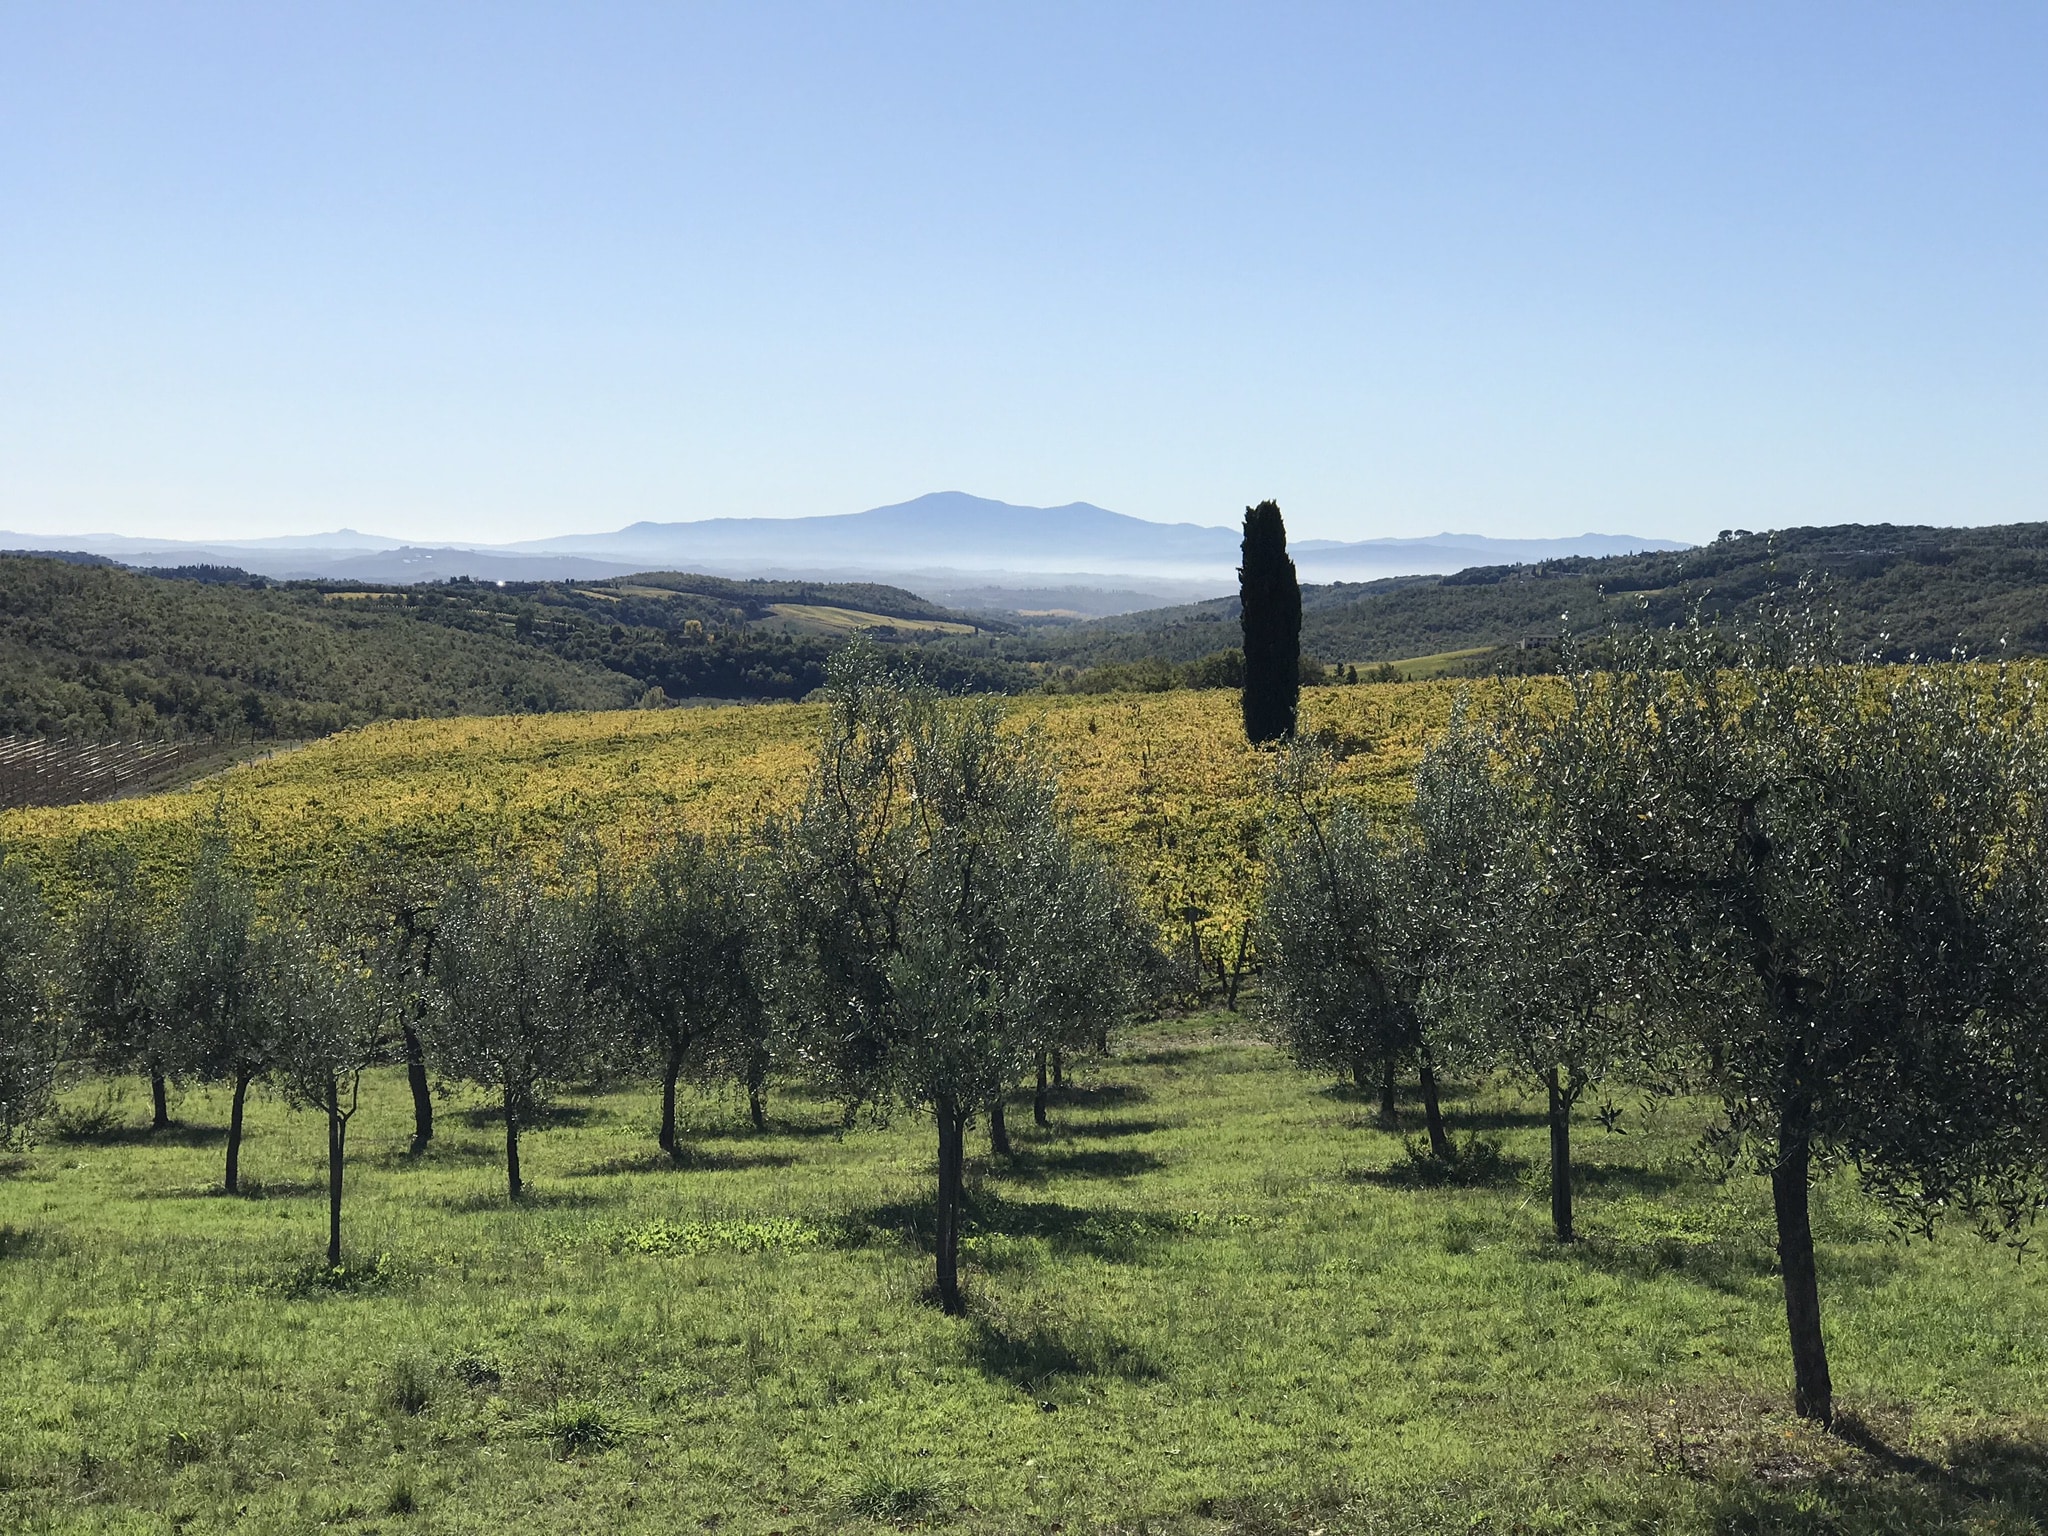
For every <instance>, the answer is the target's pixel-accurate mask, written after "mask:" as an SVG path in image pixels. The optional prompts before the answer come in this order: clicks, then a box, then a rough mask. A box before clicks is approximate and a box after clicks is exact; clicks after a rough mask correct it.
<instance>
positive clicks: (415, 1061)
mask: <svg viewBox="0 0 2048 1536" xmlns="http://www.w3.org/2000/svg"><path fill="white" fill-rule="evenodd" d="M405 1080H406V1083H407V1085H408V1086H409V1087H410V1088H411V1089H412V1155H413V1156H414V1157H418V1156H419V1155H420V1154H421V1153H422V1152H424V1151H426V1150H427V1143H428V1142H430V1141H432V1140H433V1139H434V1088H433V1084H432V1083H430V1082H428V1081H427V1053H426V1049H425V1047H423V1046H422V1045H421V1044H420V1037H419V1032H418V1031H417V1030H415V1029H414V1028H413V1027H412V1026H411V1025H410V1024H408V1025H406V1026H405Z"/></svg>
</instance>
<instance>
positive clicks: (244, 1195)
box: [138, 1179, 327, 1203]
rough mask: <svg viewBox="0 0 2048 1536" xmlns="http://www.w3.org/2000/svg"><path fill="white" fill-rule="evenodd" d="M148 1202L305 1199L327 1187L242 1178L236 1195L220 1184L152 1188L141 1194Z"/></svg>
mask: <svg viewBox="0 0 2048 1536" xmlns="http://www.w3.org/2000/svg"><path fill="white" fill-rule="evenodd" d="M138 1193H140V1194H141V1196H142V1197H143V1198H144V1199H147V1200H247V1201H250V1202H252V1203H253V1202H255V1201H258V1200H303V1199H306V1198H308V1197H309V1196H312V1195H323V1196H324V1195H325V1194H326V1193H327V1185H326V1182H325V1181H324V1180H321V1179H243V1180H242V1181H241V1188H239V1189H237V1190H236V1191H235V1192H234V1193H233V1194H229V1193H228V1192H227V1190H225V1189H223V1188H221V1186H220V1185H218V1184H194V1185H187V1186H185V1187H184V1188H182V1189H153V1190H143V1191H138Z"/></svg>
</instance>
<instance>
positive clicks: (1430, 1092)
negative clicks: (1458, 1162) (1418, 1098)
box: [1422, 1046, 1451, 1158]
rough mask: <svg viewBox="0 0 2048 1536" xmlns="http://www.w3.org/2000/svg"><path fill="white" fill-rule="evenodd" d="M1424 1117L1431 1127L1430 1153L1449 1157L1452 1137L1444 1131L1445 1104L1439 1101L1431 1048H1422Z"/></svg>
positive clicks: (1435, 1155) (1440, 1156) (1424, 1121)
mask: <svg viewBox="0 0 2048 1536" xmlns="http://www.w3.org/2000/svg"><path fill="white" fill-rule="evenodd" d="M1422 1119H1423V1123H1424V1124H1425V1125H1427V1126H1428V1127H1429V1155H1430V1156H1431V1157H1438V1158H1449V1157H1450V1155H1451V1138H1450V1137H1449V1136H1447V1135H1446V1134H1445V1133H1444V1111H1443V1106H1442V1105H1441V1104H1439V1103H1438V1102H1437V1094H1436V1066H1435V1064H1434V1063H1432V1062H1431V1061H1430V1059H1429V1048H1428V1047H1427V1046H1424V1047H1423V1050H1422Z"/></svg>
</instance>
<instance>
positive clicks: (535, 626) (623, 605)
mask: <svg viewBox="0 0 2048 1536" xmlns="http://www.w3.org/2000/svg"><path fill="white" fill-rule="evenodd" d="M194 575H195V579H191V580H175V579H167V578H162V577H157V576H149V575H140V574H137V573H135V572H131V571H126V570H119V569H114V568H111V567H108V566H103V565H79V564H75V563H69V562H65V561H59V560H52V559H37V558H9V559H0V733H4V732H17V733H26V734H35V735H63V736H80V735H84V736H110V735H111V736H147V735H156V734H169V735H178V736H186V735H226V736H254V737H274V736H282V737H303V736H316V735H321V734H324V733H326V732H328V731H332V730H336V729H339V728H340V727H343V726H347V725H355V724H360V723H363V722H365V721H369V720H378V719H389V718H394V717H395V718H405V717H411V716H421V715H466V714H504V713H533V712H543V711H552V710H560V709H607V708H617V707H619V706H621V705H625V704H630V703H633V702H634V701H636V700H640V699H642V698H643V696H646V695H649V694H650V691H651V690H656V689H658V690H660V696H664V697H666V698H669V699H683V698H691V697H718V698H737V699H744V698H799V697H801V696H802V695H804V694H805V693H808V692H809V691H810V690H811V689H813V688H815V687H817V686H818V684H819V683H820V682H821V681H822V680H823V677H824V666H825V662H826V660H827V658H828V657H829V656H830V655H831V653H832V651H833V650H834V649H835V648H836V647H837V645H839V644H841V643H843V641H844V636H845V633H846V632H847V631H850V630H851V629H854V628H860V627H870V628H871V627H873V625H874V624H875V623H877V622H880V623H883V624H888V625H891V626H892V627H893V625H894V623H895V621H902V624H903V626H904V627H903V629H902V630H901V631H900V633H899V635H898V636H897V640H898V643H903V642H904V641H905V640H907V639H909V638H911V637H918V638H922V637H925V636H928V635H930V634H933V633H937V632H938V626H941V625H944V626H949V627H951V628H953V629H955V630H956V631H957V630H963V629H964V630H966V631H968V632H969V634H970V635H974V634H980V633H982V632H983V627H984V626H985V623H986V621H977V620H973V619H970V618H968V617H966V616H964V615H961V614H956V613H954V612H952V611H951V610H948V609H944V608H940V607H938V606H936V605H934V604H931V603H927V602H925V601H924V600H923V599H921V598H918V597H915V596H913V595H912V594H910V593H908V592H902V591H898V590H895V589H893V588H887V587H877V586H873V585H866V584H863V585H854V586H843V587H835V586H830V585H822V584H818V583H808V582H733V581H724V580H720V579H718V578H695V577H689V576H679V575H674V574H671V573H655V574H648V575H639V576H635V577H633V578H631V579H630V580H627V581H624V582H616V583H609V584H585V585H577V584H569V583H537V584H529V585H520V586H497V585H485V584H480V583H476V582H468V581H457V582H452V583H448V584H445V585H436V586H431V587H411V588H405V589H390V588H375V587H366V586H362V585H348V586H341V585H335V584H304V585H294V586H285V587H278V586H270V585H266V584H262V583H257V584H253V585H252V584H248V583H247V582H245V581H243V580H240V579H239V573H231V572H222V571H221V570H219V569H218V568H213V567H208V568H203V569H202V570H199V571H197V572H195V573H194ZM224 575H226V576H235V577H237V579H235V580H223V579H221V578H222V577H223V576H224ZM777 605H784V606H789V605H796V606H800V607H802V608H804V609H805V610H806V611H808V612H810V613H811V614H812V617H813V620H814V621H813V622H810V623H807V624H791V623H790V622H789V621H788V619H787V617H786V616H785V615H783V614H780V613H778V612H776V611H775V610H776V608H777ZM849 612H854V613H857V614H858V615H860V616H861V617H859V618H857V619H852V620H849V619H846V618H844V617H841V616H842V615H844V614H845V613H849ZM882 637H883V638H884V639H885V640H886V639H889V638H891V636H890V633H889V631H888V630H887V629H885V630H883V631H882ZM958 638H965V637H960V636H956V639H958ZM921 661H922V662H923V665H924V668H925V670H926V671H927V673H928V674H929V675H931V676H933V677H934V678H935V679H936V680H937V681H939V682H940V683H941V684H942V685H945V686H949V687H955V688H965V687H1014V686H1019V685H1020V684H1021V682H1022V681H1023V680H1024V678H1025V673H1024V671H1023V669H1022V668H1020V667H1017V666H1015V665H1014V664H1009V663H1002V662H996V661H991V660H989V659H988V658H986V657H985V656H976V655H974V654H973V653H972V651H971V649H968V650H962V651H961V652H960V653H959V654H946V655H932V656H930V657H921Z"/></svg>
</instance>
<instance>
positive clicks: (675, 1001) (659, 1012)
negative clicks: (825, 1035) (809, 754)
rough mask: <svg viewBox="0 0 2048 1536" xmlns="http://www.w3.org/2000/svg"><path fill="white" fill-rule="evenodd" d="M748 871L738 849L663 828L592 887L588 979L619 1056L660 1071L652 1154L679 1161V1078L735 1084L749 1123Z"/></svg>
mask: <svg viewBox="0 0 2048 1536" xmlns="http://www.w3.org/2000/svg"><path fill="white" fill-rule="evenodd" d="M756 876H757V871H756V870H754V869H753V868H752V867H751V866H750V864H749V861H748V860H747V859H746V857H745V856H744V855H743V854H742V853H741V851H740V850H739V849H738V848H737V847H735V846H731V845H719V844H714V843H711V842H709V841H707V840H706V839H705V838H703V837H701V836H698V835H696V834H694V833H689V832H681V831H674V832H670V833H668V834H666V835H664V836H663V837H662V838H661V839H660V840H659V841H658V842H657V844H656V845H655V847H654V850H653V853H652V855H651V856H650V857H649V858H648V859H647V860H646V861H645V862H644V863H642V864H641V865H639V866H638V867H637V868H636V869H635V870H634V871H633V872H632V874H631V875H629V876H628V877H627V878H626V879H624V880H622V881H619V882H616V883H606V884H603V885H601V886H600V887H599V891H598V901H597V925H596V926H597V950H596V956H595V963H594V971H595V975H596V978H597V979H596V985H597V988H598V991H599V993H600V995H601V996H602V997H603V999H604V1000H605V1001H606V1003H607V1004H608V1005H609V1007H610V1009H611V1011H612V1013H613V1015H614V1018H615V1020H616V1021H617V1023H618V1024H619V1026H620V1032H621V1034H622V1036H623V1039H624V1043H625V1044H626V1046H627V1049H628V1051H629V1053H630V1054H631V1055H632V1056H634V1057H635V1058H637V1059H640V1060H650V1059H651V1060H652V1061H653V1062H654V1064H655V1066H656V1068H657V1070H658V1071H659V1072H660V1074H661V1128H660V1132H659V1137H658V1139H659V1141H660V1145H661V1149H662V1150H663V1151H664V1152H666V1153H668V1154H669V1156H671V1157H677V1158H679V1157H681V1155H682V1150H681V1147H680V1144H679V1143H678V1141H677V1139H676V1085H677V1083H678V1082H679V1081H680V1080H681V1079H682V1078H683V1076H684V1075H685V1074H686V1073H688V1074H690V1075H693V1076H695V1077H697V1078H699V1079H711V1078H715V1077H729V1078H734V1079H737V1080H738V1081H740V1082H743V1083H744V1084H746V1086H747V1089H748V1104H749V1108H750V1110H751V1112H752V1113H753V1115H754V1117H755V1121H756V1124H757V1125H758V1124H759V1123H760V1119H761V1113H762V1111H761V1096H760V1095H761V1085H762V1079H763V1075H764V1072H765V1066H766V1056H767V1049H766V1040H765V1029H764V1020H765V1017H766V1009H765V1007H764V1005H763V1001H762V996H761V988H760V984H759V981H758V979H757V974H756V973H757V971H758V969H759V961H758V959H757V958H756V955H755V953H754V952H755V950H756V949H757V948H758V947H759V944H760V940H761V926H762V913H761V902H760V897H759V892H758V889H757V886H758V881H757V878H756Z"/></svg>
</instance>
